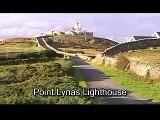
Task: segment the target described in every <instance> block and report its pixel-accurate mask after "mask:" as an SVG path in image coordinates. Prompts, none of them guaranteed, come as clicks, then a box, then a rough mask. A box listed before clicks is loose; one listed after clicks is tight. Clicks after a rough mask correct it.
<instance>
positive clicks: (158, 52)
mask: <svg viewBox="0 0 160 120" xmlns="http://www.w3.org/2000/svg"><path fill="white" fill-rule="evenodd" d="M121 54H123V55H124V56H126V57H127V58H133V59H135V60H137V61H144V62H145V61H146V62H150V63H153V64H160V47H154V48H148V49H139V50H132V51H129V52H125V53H121Z"/></svg>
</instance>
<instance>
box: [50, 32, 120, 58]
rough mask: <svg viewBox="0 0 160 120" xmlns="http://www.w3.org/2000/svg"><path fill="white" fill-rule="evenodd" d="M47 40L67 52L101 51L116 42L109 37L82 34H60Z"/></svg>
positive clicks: (93, 52)
mask: <svg viewBox="0 0 160 120" xmlns="http://www.w3.org/2000/svg"><path fill="white" fill-rule="evenodd" d="M47 42H48V43H49V44H50V45H51V46H53V47H56V48H58V49H61V50H63V51H67V52H72V53H76V52H82V53H84V54H91V55H92V54H94V55H96V54H97V53H99V52H103V51H104V50H105V49H107V48H109V47H111V46H113V45H116V44H118V43H117V42H114V41H112V40H109V39H104V38H97V37H94V38H86V39H85V38H84V36H70V35H60V36H55V37H49V39H48V40H47Z"/></svg>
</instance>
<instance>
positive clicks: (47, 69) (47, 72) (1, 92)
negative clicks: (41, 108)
mask: <svg viewBox="0 0 160 120" xmlns="http://www.w3.org/2000/svg"><path fill="white" fill-rule="evenodd" d="M59 63H61V64H59ZM59 65H60V66H59ZM71 65H72V62H71V61H69V60H59V61H52V62H45V63H35V64H30V65H29V66H28V65H10V66H7V67H6V68H5V67H4V66H0V70H1V72H3V73H4V76H3V74H2V75H0V77H2V78H3V79H4V78H7V79H8V80H9V79H11V78H12V77H9V76H8V71H9V73H12V72H13V73H14V74H15V76H17V77H16V78H14V81H17V83H15V82H12V81H11V83H6V84H1V83H0V104H92V103H94V102H93V101H92V100H91V98H89V97H86V96H65V97H63V98H62V97H61V96H45V97H44V96H39V95H38V96H33V93H32V91H33V86H34V85H36V86H45V87H46V88H48V89H56V88H58V89H60V90H74V89H76V90H81V89H82V87H81V86H79V81H77V80H76V79H75V78H74V77H73V76H72V74H70V73H71V72H70V71H72V66H71ZM24 75H27V77H26V76H24ZM13 77H14V75H13Z"/></svg>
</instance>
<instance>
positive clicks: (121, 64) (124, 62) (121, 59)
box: [116, 54, 129, 70]
mask: <svg viewBox="0 0 160 120" xmlns="http://www.w3.org/2000/svg"><path fill="white" fill-rule="evenodd" d="M116 59H117V62H116V68H117V69H120V70H125V69H126V67H127V66H128V64H129V60H128V59H127V58H126V57H125V56H123V55H121V54H119V55H118V56H117V58H116Z"/></svg>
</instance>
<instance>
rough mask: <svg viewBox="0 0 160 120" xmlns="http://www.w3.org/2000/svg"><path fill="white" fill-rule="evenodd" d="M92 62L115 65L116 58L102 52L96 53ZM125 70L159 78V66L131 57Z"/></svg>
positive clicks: (106, 65) (107, 65)
mask: <svg viewBox="0 0 160 120" xmlns="http://www.w3.org/2000/svg"><path fill="white" fill-rule="evenodd" d="M92 62H94V63H97V64H103V65H104V66H105V67H113V68H115V67H116V64H117V60H116V58H114V57H107V56H103V55H102V54H98V55H97V56H96V58H95V59H93V60H92ZM127 67H128V68H127V70H128V71H131V72H133V73H135V74H137V75H138V76H141V77H144V78H146V77H147V78H150V79H154V80H158V79H160V66H157V65H154V64H151V63H147V62H140V61H136V60H133V59H129V64H128V66H127Z"/></svg>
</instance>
